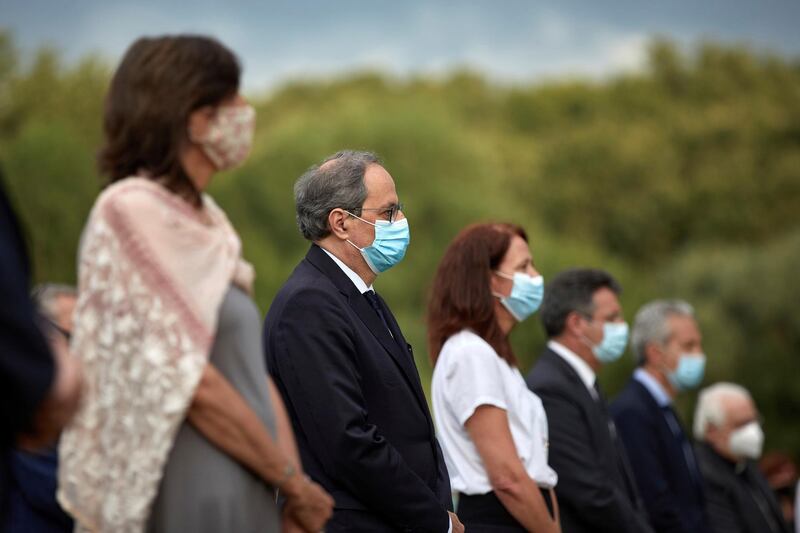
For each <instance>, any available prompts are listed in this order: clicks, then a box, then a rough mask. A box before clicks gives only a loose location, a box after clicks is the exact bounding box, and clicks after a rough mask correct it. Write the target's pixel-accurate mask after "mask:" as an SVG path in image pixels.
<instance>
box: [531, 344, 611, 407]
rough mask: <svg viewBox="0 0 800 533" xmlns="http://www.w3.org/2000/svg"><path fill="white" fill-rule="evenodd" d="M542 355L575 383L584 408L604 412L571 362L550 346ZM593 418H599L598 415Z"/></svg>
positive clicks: (578, 397)
mask: <svg viewBox="0 0 800 533" xmlns="http://www.w3.org/2000/svg"><path fill="white" fill-rule="evenodd" d="M542 356H543V357H545V358H546V360H547V361H548V362H549V363H550V364H551V365H552V366H553V367H554V368H555V369H556V371H557V372H558V373H560V374H561V375H562V376H564V377H565V378H566V379H567V380H568V381H570V382H571V383H573V384H574V388H575V391H576V397H577V399H578V400H580V402H581V404H583V406H584V408H585V409H586V410H587V411H588V412H590V413H594V414H596V415H597V414H602V412H601V410H600V406H599V405H598V404H597V402H596V401H595V399H594V397H592V393H590V392H589V389H587V388H586V384H585V383H584V382H583V380H581V378H580V376H579V375H578V373H577V372H575V369H574V368H572V367H571V366H570V364H569V363H567V362H566V361H564V359H563V358H562V357H561V356H560V355H558V354H557V353H556V352H554V351H553V350H551V349H550V348H547V349H546V350H545V352H544V353H543V354H542ZM592 418H593V419H594V420H597V416H594V417H592Z"/></svg>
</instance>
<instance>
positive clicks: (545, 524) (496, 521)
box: [428, 223, 561, 533]
mask: <svg viewBox="0 0 800 533" xmlns="http://www.w3.org/2000/svg"><path fill="white" fill-rule="evenodd" d="M543 293H544V289H543V281H542V277H541V276H540V275H539V274H538V272H537V271H536V269H535V268H534V265H533V260H532V258H531V253H530V250H529V248H528V237H527V235H526V234H525V231H524V230H523V229H522V228H521V227H519V226H516V225H513V224H493V223H489V224H476V225H473V226H469V227H468V228H466V229H464V230H463V231H462V232H461V233H460V234H459V235H458V236H457V237H456V238H455V239H454V240H453V242H452V243H450V246H449V247H448V248H447V251H446V252H445V254H444V258H443V259H442V262H441V263H440V264H439V268H438V270H437V272H436V277H435V279H434V285H433V290H432V294H431V298H430V302H429V304H428V343H429V348H430V353H431V357H432V358H433V363H434V365H435V367H434V371H433V383H432V385H431V387H432V396H433V411H434V415H435V418H436V424H437V428H438V432H439V440H440V442H441V444H442V447H443V449H444V456H445V460H446V462H447V469H448V471H449V473H450V481H451V484H452V488H453V490H454V491H456V492H458V493H459V505H458V516H459V518H460V519H461V521H462V522H463V523H464V525H465V527H466V529H467V531H473V532H476V531H477V532H480V531H485V532H490V531H491V532H506V531H508V532H511V531H536V532H547V533H552V532H558V531H560V530H561V529H560V526H559V521H558V503H557V502H556V497H555V493H554V491H553V487H554V486H555V484H556V481H557V479H558V478H557V476H556V473H555V472H554V471H553V470H552V469H551V468H550V467H549V466H548V465H547V445H548V441H547V438H548V437H547V417H546V415H545V411H544V408H543V407H542V402H541V400H539V398H538V397H537V396H536V395H535V394H533V393H532V392H530V391H529V390H528V387H527V386H526V385H525V380H524V379H523V377H522V374H521V373H520V371H519V368H518V367H517V359H516V357H515V356H514V352H513V350H512V348H511V344H510V343H509V339H508V335H509V333H510V332H511V330H512V329H513V328H514V326H516V325H517V323H519V322H521V321H523V320H525V319H526V318H527V317H529V316H530V315H532V314H533V313H534V312H535V311H536V309H537V308H538V307H539V304H540V303H541V300H542V296H543Z"/></svg>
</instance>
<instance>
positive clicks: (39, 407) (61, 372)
mask: <svg viewBox="0 0 800 533" xmlns="http://www.w3.org/2000/svg"><path fill="white" fill-rule="evenodd" d="M29 268H30V265H29V262H28V254H27V250H26V247H25V242H24V240H23V237H22V231H21V229H20V226H19V223H18V221H17V217H16V215H15V214H14V211H13V209H12V208H11V204H10V202H9V200H8V198H7V196H6V193H5V188H4V186H3V180H2V175H0V294H2V295H3V302H2V305H0V527H2V528H5V525H4V522H5V519H6V511H7V507H6V505H7V491H8V485H9V477H10V472H9V470H10V467H11V465H10V457H11V450H12V448H13V446H14V445H15V444H20V445H23V446H25V447H28V448H34V447H37V446H41V445H43V444H46V443H48V442H49V441H51V440H52V439H54V438H55V437H56V435H57V434H58V431H59V430H60V429H61V428H62V427H63V426H64V424H66V423H67V422H68V421H69V418H70V417H71V416H72V414H73V413H74V412H75V409H76V408H77V405H78V400H79V397H80V383H81V382H80V366H79V364H78V363H77V361H76V360H75V359H74V358H72V357H70V356H69V354H68V353H67V347H66V342H65V341H64V340H63V339H61V340H58V341H57V342H55V343H54V348H55V352H54V354H51V352H50V350H49V349H48V345H47V342H46V340H45V338H44V337H43V336H42V334H41V331H40V329H39V325H38V324H37V320H36V314H35V311H34V306H33V303H32V302H31V299H30V297H29V295H28V289H29V282H30V275H29ZM53 355H55V356H56V357H55V360H54V358H53Z"/></svg>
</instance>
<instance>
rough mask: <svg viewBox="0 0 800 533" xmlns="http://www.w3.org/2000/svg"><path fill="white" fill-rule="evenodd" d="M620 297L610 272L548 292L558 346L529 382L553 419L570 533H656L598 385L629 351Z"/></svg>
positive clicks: (549, 327)
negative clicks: (604, 371)
mask: <svg viewBox="0 0 800 533" xmlns="http://www.w3.org/2000/svg"><path fill="white" fill-rule="evenodd" d="M619 292H620V287H619V285H618V284H617V282H616V281H615V280H614V279H613V278H612V277H611V276H610V275H609V274H607V273H606V272H603V271H601V270H594V269H573V270H567V271H565V272H562V273H561V274H559V275H558V276H556V277H555V278H553V280H552V281H551V282H550V283H549V284H548V285H547V287H546V289H545V293H544V301H543V302H542V307H541V310H540V316H541V319H542V323H543V324H544V329H545V332H546V333H547V337H548V338H549V339H550V340H549V342H548V343H547V348H546V349H545V350H544V352H543V353H542V355H541V357H540V358H539V360H538V361H537V362H536V365H535V366H534V368H533V370H531V372H530V373H529V374H528V376H527V378H526V381H527V383H528V387H529V388H530V389H531V390H532V391H533V392H535V393H536V394H537V395H538V396H539V397H540V398H541V399H542V403H543V404H544V408H545V411H546V412H547V422H548V427H549V436H550V447H549V454H550V465H551V466H552V467H553V468H554V469H555V471H556V473H557V474H558V485H557V486H556V495H557V496H558V502H559V507H560V509H561V527H562V530H563V532H564V533H602V532H608V533H642V532H644V533H648V532H651V531H652V530H651V529H650V527H649V525H648V523H647V518H646V515H645V513H644V509H643V507H642V504H641V502H640V499H639V495H638V491H637V488H636V484H635V481H634V479H633V476H632V474H631V472H630V468H629V465H628V462H627V457H626V454H625V450H624V448H623V446H622V444H621V443H620V442H619V441H618V439H617V436H616V430H615V428H614V424H613V422H612V421H611V418H610V417H609V415H608V412H607V407H606V400H605V397H604V395H603V393H602V391H601V390H600V387H599V385H598V384H597V379H596V373H597V371H598V370H599V369H600V368H601V366H602V365H603V364H606V363H610V362H612V361H614V360H616V359H618V358H619V357H620V355H622V353H623V352H624V351H625V345H626V343H627V337H628V335H627V324H625V322H624V320H623V316H622V307H621V306H620V303H619V299H618V298H617V296H618V294H619Z"/></svg>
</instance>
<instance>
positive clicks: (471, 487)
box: [431, 329, 558, 494]
mask: <svg viewBox="0 0 800 533" xmlns="http://www.w3.org/2000/svg"><path fill="white" fill-rule="evenodd" d="M431 395H432V396H433V413H434V418H435V420H436V428H437V434H438V436H439V442H440V443H441V445H442V451H443V452H444V458H445V462H446V463H447V470H448V472H449V473H450V484H451V486H452V488H453V490H454V491H457V492H461V493H464V494H486V493H487V492H490V491H491V490H492V486H491V484H490V483H489V475H488V473H487V472H486V469H485V468H484V466H483V461H482V460H481V457H480V455H479V454H478V450H477V448H476V447H475V444H474V443H473V442H472V440H471V439H470V437H469V433H468V432H467V429H466V427H464V423H465V422H466V421H467V420H468V419H469V417H470V416H472V414H473V413H474V412H475V409H477V408H478V407H479V406H481V405H493V406H495V407H499V408H500V409H504V410H505V411H506V413H507V415H508V422H509V426H510V429H511V437H512V438H513V440H514V445H515V446H516V448H517V454H518V455H519V458H520V460H521V461H522V465H523V466H524V467H525V471H526V472H528V475H529V476H530V477H531V478H532V479H533V480H534V481H535V482H536V483H537V484H538V485H539V486H540V487H544V488H549V487H554V486H555V485H556V482H557V481H558V476H557V475H556V473H555V471H554V470H553V469H552V468H550V467H549V466H548V464H547V447H548V435H547V415H546V414H545V412H544V407H542V401H541V400H540V399H539V397H538V396H536V395H535V394H534V393H533V392H531V391H530V390H529V389H528V386H527V385H526V384H525V380H524V379H523V377H522V374H521V373H520V371H519V369H517V368H516V367H512V366H509V364H508V363H507V362H506V361H505V360H504V359H502V358H501V357H500V356H499V355H497V352H495V351H494V349H493V348H492V347H491V346H490V345H489V343H487V342H486V341H485V340H483V339H482V338H481V337H479V336H478V335H476V334H475V333H473V332H472V331H470V330H467V329H465V330H463V331H461V332H459V333H456V334H455V335H453V336H452V337H450V338H449V339H447V342H445V343H444V346H442V351H441V352H440V353H439V358H438V359H437V361H436V367H435V368H434V370H433V381H432V383H431Z"/></svg>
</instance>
